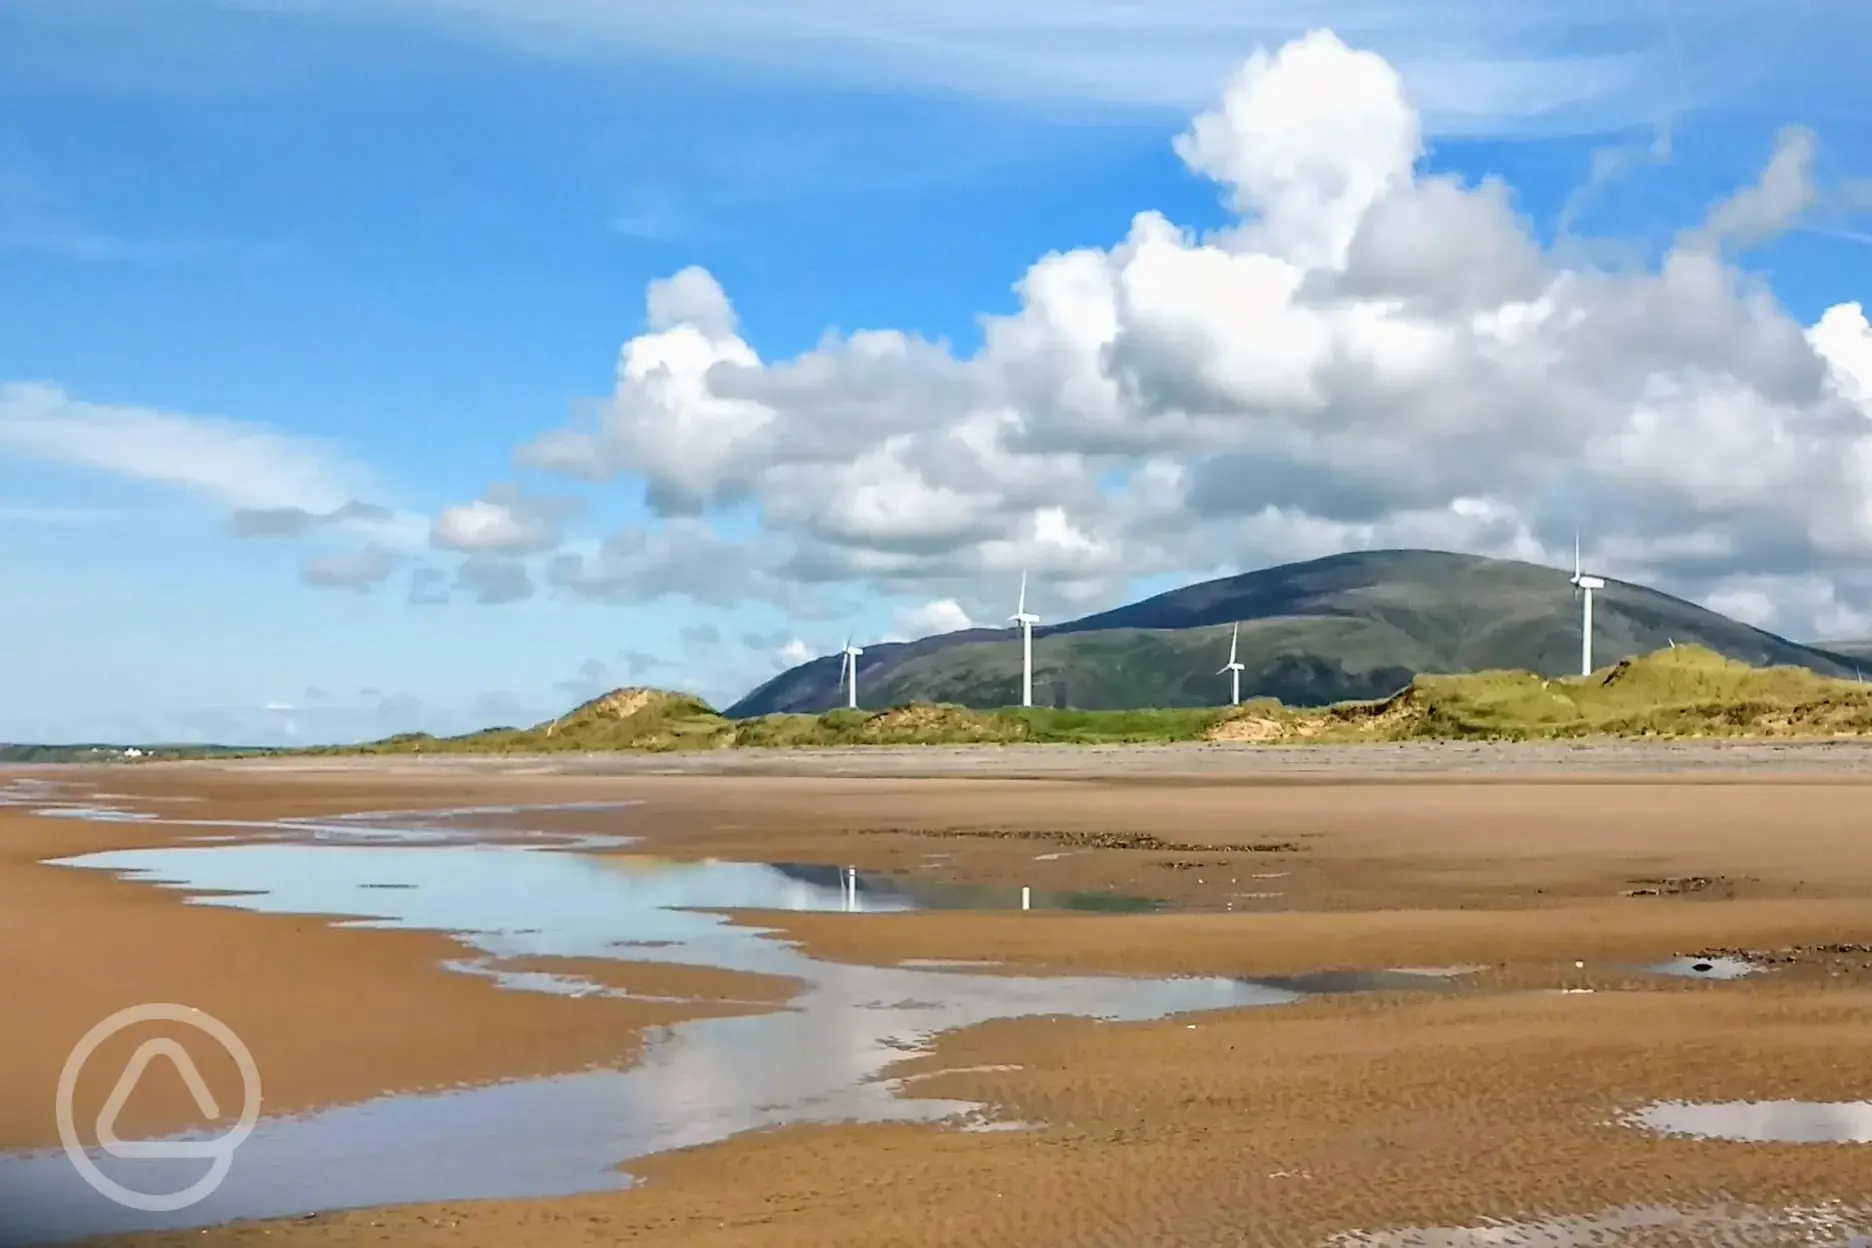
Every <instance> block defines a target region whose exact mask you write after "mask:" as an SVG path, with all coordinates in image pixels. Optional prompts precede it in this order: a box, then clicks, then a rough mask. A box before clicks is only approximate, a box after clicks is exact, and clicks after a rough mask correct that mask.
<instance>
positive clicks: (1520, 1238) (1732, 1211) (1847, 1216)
mask: <svg viewBox="0 0 1872 1248" xmlns="http://www.w3.org/2000/svg"><path fill="white" fill-rule="evenodd" d="M1326 1243H1327V1246H1328V1248H1503V1246H1506V1245H1515V1248H1578V1246H1583V1245H1588V1244H1591V1245H1608V1244H1640V1243H1645V1244H1653V1243H1694V1244H1699V1245H1709V1246H1711V1248H1723V1246H1726V1245H1757V1244H1759V1245H1764V1246H1766V1245H1769V1244H1807V1245H1816V1246H1818V1245H1826V1246H1828V1248H1872V1210H1866V1209H1856V1208H1852V1207H1850V1206H1846V1205H1818V1206H1812V1207H1805V1208H1790V1209H1765V1208H1761V1207H1759V1206H1753V1205H1709V1206H1704V1207H1701V1208H1694V1209H1682V1208H1674V1207H1671V1206H1668V1205H1630V1206H1626V1207H1623V1208H1618V1209H1608V1210H1605V1211H1603V1212H1600V1213H1589V1214H1566V1215H1561V1216H1557V1217H1549V1218H1541V1219H1538V1220H1527V1221H1514V1220H1509V1219H1502V1220H1499V1221H1497V1220H1490V1221H1487V1222H1484V1223H1482V1224H1479V1225H1476V1226H1421V1227H1410V1228H1407V1229H1404V1230H1395V1231H1352V1232H1348V1233H1346V1234H1343V1235H1335V1236H1333V1237H1332V1238H1331V1239H1329V1240H1327V1241H1326Z"/></svg>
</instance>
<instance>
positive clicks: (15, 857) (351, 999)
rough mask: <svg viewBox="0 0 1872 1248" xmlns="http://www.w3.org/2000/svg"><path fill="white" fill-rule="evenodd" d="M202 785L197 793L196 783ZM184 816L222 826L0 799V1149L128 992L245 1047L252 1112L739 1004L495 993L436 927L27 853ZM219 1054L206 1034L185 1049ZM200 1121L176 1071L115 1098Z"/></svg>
mask: <svg viewBox="0 0 1872 1248" xmlns="http://www.w3.org/2000/svg"><path fill="white" fill-rule="evenodd" d="M104 779H105V780H106V781H107V782H108V783H109V784H110V785H111V787H113V789H114V790H115V791H129V790H131V789H137V790H139V791H141V792H143V793H145V794H149V795H153V796H157V797H166V796H169V795H171V794H173V793H175V792H176V790H177V788H178V787H190V786H175V785H173V784H172V783H171V782H169V781H168V780H167V778H159V779H157V780H156V782H155V783H154V784H151V785H148V786H147V787H143V786H139V785H136V784H131V785H122V784H119V783H117V782H119V781H120V780H121V779H122V776H121V774H111V775H108V776H106V777H105V778H104ZM139 779H141V777H139ZM206 791H207V792H208V793H210V794H212V792H213V787H212V786H207V789H206ZM391 796H392V795H391V794H387V793H384V792H382V791H380V790H369V789H366V790H361V791H355V792H351V791H345V790H343V789H341V788H338V787H337V786H334V787H333V788H332V789H329V790H326V791H322V792H320V793H318V794H316V795H306V794H295V793H287V794H282V795H279V798H278V800H277V801H275V800H273V799H270V798H268V797H265V796H258V797H256V796H253V795H250V794H249V793H248V792H247V791H246V790H244V789H241V788H238V787H237V788H236V790H235V791H234V792H233V793H232V794H230V795H229V797H228V799H227V800H226V801H213V800H210V801H204V802H201V803H199V804H195V803H191V804H190V805H189V807H188V817H190V818H197V817H200V818H217V817H218V818H250V817H254V816H256V815H258V814H260V813H262V812H263V811H269V810H274V811H278V812H279V813H300V814H311V813H322V812H327V811H337V810H343V809H346V808H357V805H358V803H360V802H362V803H363V804H364V808H366V809H369V808H375V806H376V804H377V803H379V802H381V801H384V800H385V799H386V798H389V797H391ZM425 798H427V799H428V801H427V804H428V805H432V806H433V805H442V804H446V801H452V800H456V799H455V797H454V795H448V796H447V798H446V799H445V797H444V795H443V794H439V793H428V794H425V793H420V792H418V793H408V792H398V793H396V794H394V800H393V801H391V802H390V804H391V805H393V806H400V805H404V804H410V803H417V804H421V803H423V802H424V800H425ZM123 804H125V805H137V804H139V803H136V802H134V801H131V802H125V803H123ZM141 805H142V806H143V808H144V809H146V810H159V809H160V810H172V809H175V808H172V807H165V806H163V805H162V804H161V803H157V802H144V803H141ZM191 831H196V832H201V833H210V834H213V833H217V832H220V831H221V830H219V829H211V828H204V829H197V830H191V829H186V828H170V827H161V826H152V825H144V824H134V823H115V824H100V823H89V822H83V821H79V820H75V819H41V818H34V817H32V816H30V815H26V814H21V813H16V812H12V811H5V810H0V997H3V998H4V999H5V1000H6V1001H8V1002H9V1003H12V1005H13V1008H11V1009H9V1011H8V1019H7V1026H6V1027H5V1029H4V1034H3V1035H0V1149H12V1148H24V1147H43V1146H56V1144H57V1141H58V1135H57V1124H56V1120H55V1117H54V1097H53V1092H54V1089H55V1088H56V1087H57V1084H58V1079H59V1072H60V1070H61V1068H62V1066H63V1064H64V1062H65V1059H66V1057H67V1055H68V1054H69V1053H70V1052H71V1050H72V1047H73V1046H74V1045H75V1044H76V1043H77V1042H78V1040H79V1038H80V1037H81V1036H83V1035H84V1033H85V1032H86V1031H87V1030H88V1029H89V1028H90V1027H92V1026H93V1025H94V1024H95V1023H97V1022H99V1021H100V1020H102V1019H104V1018H105V1017H106V1016H108V1015H110V1014H112V1013H114V1012H116V1011H117V1010H120V1009H124V1008H126V1007H129V1006H134V1005H140V1004H143V1003H146V1002H178V1003H182V1004H185V1005H189V1006H194V1007H196V1008H199V1009H203V1010H206V1011H208V1012H209V1013H210V1014H212V1015H214V1016H215V1017H217V1018H219V1019H221V1020H222V1021H223V1022H225V1023H227V1024H228V1025H229V1026H230V1027H232V1028H233V1029H234V1030H235V1032H236V1033H237V1034H239V1035H240V1037H241V1038H242V1039H243V1041H245V1043H246V1044H247V1045H248V1046H249V1047H250V1048H251V1049H252V1051H253V1054H254V1058H255V1061H256V1062H257V1064H258V1065H259V1068H260V1069H261V1071H262V1072H263V1075H264V1080H263V1083H264V1089H265V1100H266V1106H267V1111H268V1112H269V1113H275V1114H278V1113H283V1114H292V1113H300V1112H303V1111H306V1110H310V1109H313V1108H317V1107H320V1106H325V1105H332V1104H341V1103H347V1102H353V1101H359V1100H363V1099H365V1098H368V1097H372V1096H377V1095H380V1094H383V1093H387V1092H393V1091H416V1090H423V1089H435V1088H445V1087H451V1086H455V1085H458V1084H473V1083H484V1082H487V1081H490V1080H496V1079H506V1078H517V1077H523V1076H527V1075H538V1074H553V1073H560V1072H564V1071H571V1070H579V1069H583V1068H586V1067H588V1066H592V1065H595V1064H606V1065H616V1064H619V1063H620V1062H627V1061H629V1060H630V1058H631V1056H632V1054H633V1053H635V1051H636V1049H637V1046H638V1044H639V1041H640V1039H641V1035H642V1032H643V1030H644V1029H645V1028H647V1027H652V1026H657V1025H661V1024H666V1023H670V1022H674V1021H677V1020H679V1019H683V1018H689V1017H696V1016H700V1015H703V1014H708V1013H711V1012H715V1013H729V1012H745V1011H746V1010H747V1009H748V1008H750V1007H748V1006H746V1005H736V1006H730V1005H726V1004H723V1005H720V1006H716V1007H711V1006H708V1005H706V1004H700V1005H673V1004H664V1003H653V1002H638V1001H624V1000H618V999H598V1000H571V999H560V998H554V997H550V996H543V995H538V994H527V995H522V994H520V993H514V992H503V991H500V990H498V989H497V988H495V987H494V986H493V985H492V984H491V983H488V982H486V981H484V980H479V979H474V978H471V977H467V976H463V975H456V974H450V973H447V972H445V971H443V970H442V969H441V964H442V962H444V961H445V960H447V959H450V958H455V957H459V956H460V955H461V953H462V949H461V947H460V946H459V945H458V944H457V943H456V942H454V941H452V940H450V939H448V938H447V937H445V936H441V935H430V934H424V933H415V932H400V931H367V930H357V929H344V928H339V927H335V926H333V925H332V924H331V923H329V922H328V921H327V920H325V919H322V918H313V917H305V918H300V917H293V916H280V915H257V914H249V913H243V912H239V911H234V910H227V909H218V908H213V907H207V906H190V905H185V904H183V899H182V897H181V896H180V895H179V894H177V893H174V892H170V891H167V890H162V889H157V888H153V887H151V886H149V885H147V884H140V883H133V882H127V881H123V880H118V879H115V878H112V877H111V876H109V875H108V874H106V873H103V872H96V871H78V870H72V869H69V868H60V867H53V866H44V865H40V864H41V860H43V859H46V858H50V857H56V856H70V855H73V854H79V853H85V852H91V851H95V850H104V849H124V848H141V847H148V846H153V845H164V844H176V843H184V842H185V841H186V839H187V837H188V836H189V835H190V834H191ZM616 974H617V973H616V972H614V975H616ZM625 977H626V980H627V982H628V983H629V986H631V987H634V988H636V989H638V990H639V991H648V990H657V991H658V995H664V994H669V993H672V992H676V991H680V993H681V994H682V995H685V996H692V997H697V998H704V999H707V998H717V997H719V998H726V999H731V1000H736V1001H747V1000H750V999H753V1000H766V1001H781V1000H784V999H785V997H786V996H787V994H788V986H787V985H785V984H784V983H777V982H772V981H766V980H763V979H761V978H760V977H756V976H728V975H726V974H724V973H717V972H710V971H707V970H700V971H697V972H695V973H694V974H693V976H691V975H690V974H687V973H685V972H683V971H681V970H680V969H678V968H667V967H657V968H646V969H645V970H643V971H636V972H633V971H631V970H630V969H629V968H626V971H625ZM150 1034H152V1033H151V1032H150V1031H149V1030H147V1029H144V1030H139V1029H134V1028H133V1029H131V1030H129V1031H126V1032H124V1033H122V1034H120V1035H119V1036H118V1037H117V1038H115V1039H113V1040H111V1041H109V1042H108V1043H107V1044H106V1046H105V1047H104V1048H103V1049H101V1050H100V1051H99V1055H98V1057H97V1059H96V1061H95V1062H94V1063H91V1064H89V1065H87V1067H86V1074H87V1078H86V1079H84V1080H82V1081H81V1082H80V1084H79V1086H78V1096H77V1098H76V1102H75V1105H76V1111H77V1115H78V1119H79V1121H81V1122H87V1123H88V1122H93V1121H95V1120H96V1116H97V1113H98V1110H99V1109H100V1108H101V1107H102V1104H103V1101H104V1098H105V1097H107V1096H108V1095H109V1093H110V1091H111V1084H110V1081H109V1080H108V1079H106V1078H104V1077H103V1076H98V1077H97V1078H95V1079H93V1078H90V1077H89V1076H90V1075H91V1074H92V1072H93V1071H121V1070H122V1069H123V1066H124V1063H125V1061H127V1059H128V1057H129V1054H130V1053H131V1052H133V1051H134V1049H135V1047H136V1046H137V1045H138V1044H139V1043H141V1041H142V1040H144V1039H146V1038H148V1036H149V1035H150ZM218 1056H219V1055H218V1054H215V1053H213V1051H212V1049H209V1050H208V1051H207V1052H205V1053H204V1054H203V1057H204V1059H211V1058H214V1057H218ZM113 1059H114V1060H113ZM204 1065H205V1068H204V1070H203V1071H202V1074H203V1076H204V1078H205V1079H206V1081H207V1083H208V1086H209V1088H210V1090H211V1092H212V1093H214V1095H215V1096H216V1097H217V1099H218V1100H220V1101H221V1103H222V1104H223V1105H226V1106H231V1107H237V1106H238V1105H239V1103H240V1086H241V1085H240V1079H239V1074H238V1071H237V1070H236V1069H235V1067H234V1065H233V1063H232V1062H231V1061H226V1062H224V1063H221V1064H220V1065H218V1066H209V1065H208V1062H207V1061H206V1060H205V1062H204ZM228 1112H229V1113H230V1114H231V1113H233V1112H237V1110H234V1109H230V1110H229V1111H228ZM199 1118H200V1115H199V1114H198V1113H197V1112H196V1109H195V1105H194V1102H193V1100H192V1099H191V1098H190V1096H189V1094H188V1091H187V1089H186V1088H185V1087H184V1086H183V1084H182V1083H181V1081H180V1080H179V1079H155V1078H152V1079H151V1080H149V1081H147V1083H146V1084H145V1086H144V1087H142V1088H140V1089H139V1092H138V1095H137V1096H136V1097H135V1098H134V1099H132V1100H131V1101H130V1102H129V1103H128V1105H127V1106H126V1107H125V1111H124V1115H123V1118H122V1119H121V1121H120V1129H121V1132H122V1134H123V1135H124V1136H125V1138H135V1137H138V1136H147V1135H150V1134H154V1133H158V1132H168V1131H173V1130H176V1129H180V1128H185V1127H190V1126H196V1125H200V1123H199V1122H198V1120H199Z"/></svg>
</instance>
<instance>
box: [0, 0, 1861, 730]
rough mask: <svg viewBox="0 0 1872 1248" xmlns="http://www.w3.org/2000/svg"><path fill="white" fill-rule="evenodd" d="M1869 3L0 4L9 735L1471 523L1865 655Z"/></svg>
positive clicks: (1080, 591)
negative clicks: (1577, 542)
mask: <svg viewBox="0 0 1872 1248" xmlns="http://www.w3.org/2000/svg"><path fill="white" fill-rule="evenodd" d="M1868 48H1872V9H1868V8H1867V7H1866V6H1865V5H1864V4H1863V3H1862V2H1861V0H1774V2H1773V3H1770V2H1768V0H1696V2H1694V3H1693V2H1692V0H1619V2H1618V3H1613V2H1612V0H1568V2H1567V3H1549V0H1522V2H1521V3H1517V4H1512V5H1505V4H1501V3H1499V0H1411V2H1409V3H1406V2H1405V0H1269V2H1268V3H1262V4H1256V5H1243V4H1239V3H1227V4H1225V3H1222V2H1221V0H1157V2H1156V3H1154V4H1151V5H1139V4H1134V3H1118V2H1116V0H1072V2H1071V3H1068V2H1067V0H996V2H995V3H994V4H989V3H987V0H946V2H945V3H943V4H935V3H930V2H928V0H793V2H792V3H789V4H785V5H764V6H749V5H745V4H744V3H742V2H741V0H687V2H686V3H683V4H680V5H677V4H670V3H667V0H449V2H448V3H444V2H443V0H0V629H4V630H5V635H6V636H7V638H8V642H7V644H6V645H5V646H0V690H4V695H3V696H0V740H13V741H86V740H110V741H124V742H131V741H224V742H242V743H253V744H294V743H311V742H315V741H340V740H358V739H365V738H370V737H376V736H381V735H384V734H387V733H390V732H396V731H408V730H416V729H424V730H429V731H437V732H452V731H462V730H466V729H469V728H474V727H481V726H486V725H489V724H495V723H508V724H513V723H531V722H536V721H538V720H542V719H545V718H548V717H550V716H552V715H554V714H556V713H558V712H559V711H561V710H563V709H564V708H565V707H567V706H568V705H570V704H571V703H573V702H575V701H578V700H581V699H583V698H586V697H590V696H594V695H596V694H597V693H600V692H603V691H604V690H606V689H609V688H611V687H614V686H619V685H629V684H654V685H658V686H664V687H677V688H684V689H689V690H693V691H696V692H699V693H701V694H702V695H703V696H705V697H708V698H709V699H711V700H712V701H714V702H715V703H716V704H717V705H725V704H727V703H729V702H731V701H733V700H734V699H736V698H738V697H739V696H741V695H742V694H744V693H746V692H747V691H748V690H749V689H751V688H753V687H754V686H755V685H757V684H758V683H760V682H761V681H762V680H764V679H766V678H768V677H769V676H771V675H773V674H774V673H776V672H778V671H780V670H782V669H784V668H785V667H787V666H789V665H791V664H792V663H795V662H798V661H801V660H803V659H805V658H807V657H811V656H813V655H817V654H825V653H830V652H832V651H835V650H837V649H838V647H839V646H840V645H842V644H843V643H844V642H845V640H846V638H847V636H848V635H849V636H851V637H853V638H855V639H856V640H857V642H858V643H859V644H860V645H863V644H867V643H869V642H875V641H879V640H884V639H888V638H902V637H915V636H923V635H926V634H929V633H932V632H937V631H946V630H948V629H952V628H957V627H962V626H965V625H967V624H969V623H971V622H973V623H995V622H1001V621H1003V620H1004V619H1005V617H1006V616H1007V615H1008V614H1009V613H1011V612H1012V610H1013V607H1014V602H1013V599H1014V591H1015V590H1016V588H1017V586H1018V582H1019V579H1020V577H1021V575H1022V573H1023V571H1025V572H1027V573H1028V574H1029V575H1030V577H1031V582H1032V588H1031V590H1030V597H1029V607H1030V609H1032V610H1034V611H1036V612H1037V613H1038V614H1039V615H1040V616H1041V618H1042V620H1043V621H1047V622H1054V621H1058V620H1063V619H1068V618H1072V617H1074V616H1077V615H1081V614H1084V613H1086V612H1088V611H1092V610H1097V609H1102V608H1105V607H1109V606H1113V605H1117V604H1118V603H1120V602H1123V601H1127V600H1129V599H1131V598H1134V597H1136V596H1138V595H1139V594H1141V593H1144V592H1152V591H1155V590H1159V589H1162V588H1165V587H1167V586H1170V585H1174V584H1177V583H1182V582H1188V581H1194V580H1198V579H1204V578H1207V577H1211V576H1221V575H1228V574H1231V573H1234V572H1239V571H1246V570H1250V569H1254V568H1258V567H1265V566H1269V565H1273V564H1278V563H1282V562H1288V561H1291V560H1297V559H1306V558H1313V557H1317V556H1320V555H1325V554H1330V553H1333V552H1336V551H1342V550H1350V549H1369V548H1386V547H1433V548H1439V549H1447V550H1459V551H1469V552H1474V553H1478V554H1485V555H1496V556H1504V557H1512V558H1520V559H1529V560H1534V561H1536V562H1544V563H1548V564H1551V565H1554V566H1556V567H1565V568H1567V569H1569V570H1570V567H1571V559H1572V553H1573V540H1574V532H1575V528H1576V527H1577V528H1578V529H1579V531H1580V537H1581V542H1582V545H1583V547H1584V550H1585V554H1586V560H1587V562H1588V563H1589V564H1590V565H1591V566H1590V567H1589V569H1588V570H1590V571H1595V572H1599V573H1602V574H1604V575H1606V576H1609V577H1615V578H1618V579H1623V580H1630V581H1638V582H1643V583H1648V584H1653V585H1656V586H1658V587H1660V588H1663V589H1666V590H1668V591H1670V592H1674V593H1679V594H1682V595H1684V596H1686V597H1689V598H1692V599H1694V600H1696V601H1699V602H1703V603H1705V604H1707V605H1710V606H1712V607H1714V608H1716V609H1718V610H1722V611H1725V612H1728V613H1729V614H1732V615H1735V616H1736V617H1738V618H1741V619H1745V620H1748V621H1749V622H1751V623H1756V624H1760V625H1761V626H1763V627H1767V628H1770V629H1773V630H1774V631H1777V632H1780V633H1782V634H1784V635H1787V636H1791V637H1795V638H1800V639H1810V638H1836V637H1848V636H1860V635H1872V562H1869V561H1868V556H1872V329H1868V326H1867V322H1866V313H1865V311H1864V309H1865V307H1866V306H1867V305H1868V304H1872V83H1869V82H1868V81H1867V80H1866V78H1865V76H1864V74H1863V72H1862V71H1861V70H1860V68H1859V67H1860V66H1862V64H1863V58H1864V55H1865V52H1866V50H1867V49H1868Z"/></svg>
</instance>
